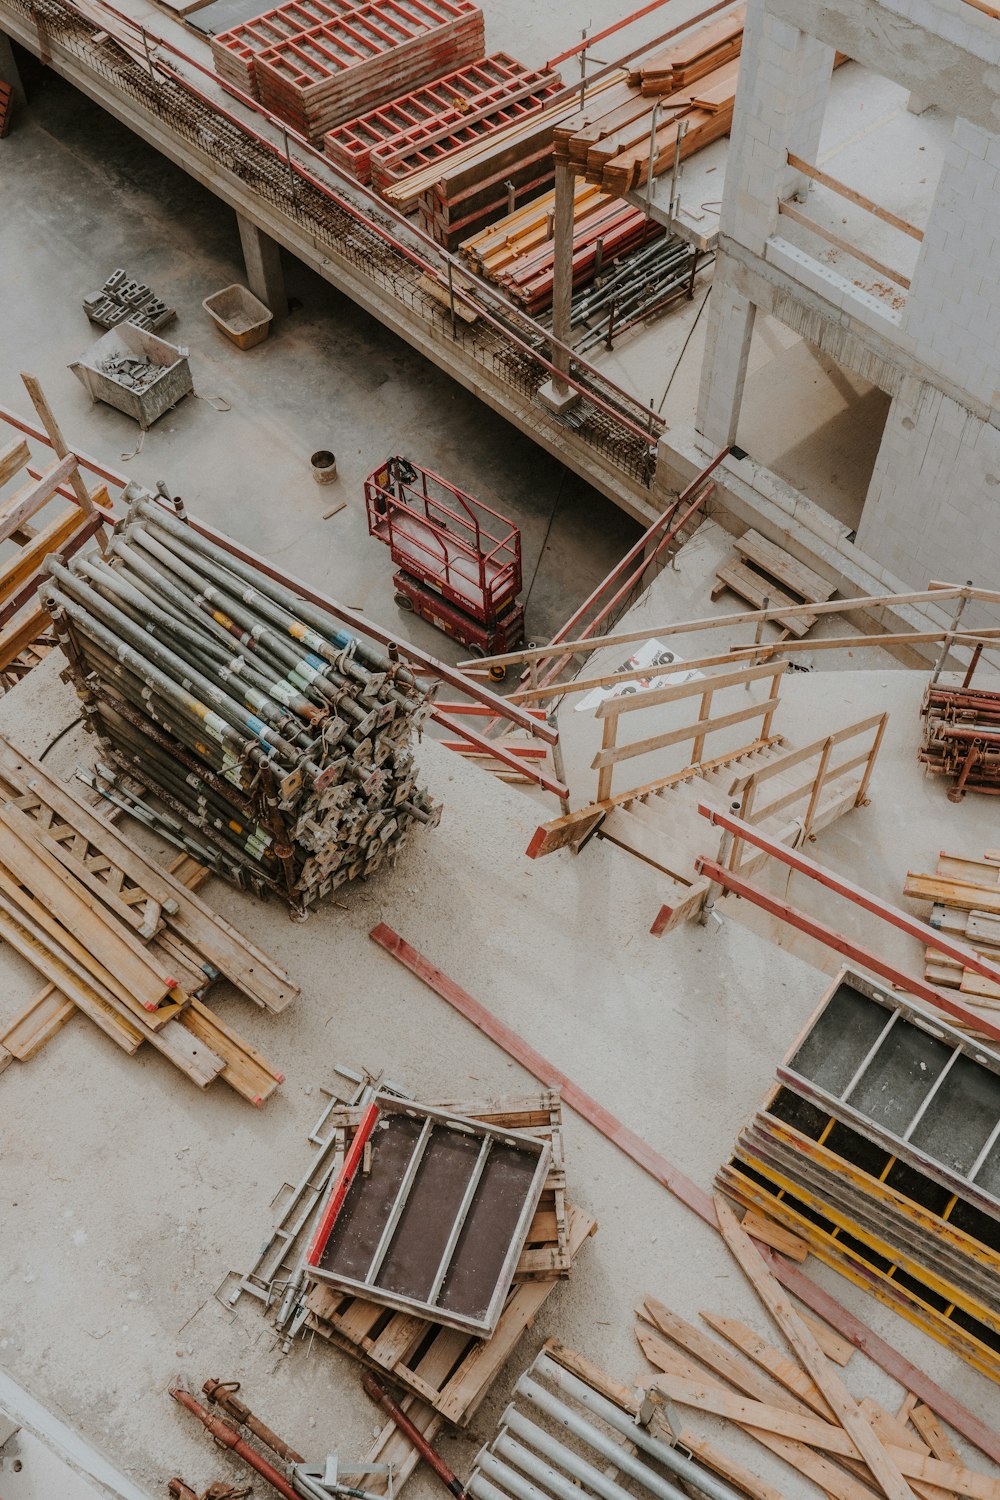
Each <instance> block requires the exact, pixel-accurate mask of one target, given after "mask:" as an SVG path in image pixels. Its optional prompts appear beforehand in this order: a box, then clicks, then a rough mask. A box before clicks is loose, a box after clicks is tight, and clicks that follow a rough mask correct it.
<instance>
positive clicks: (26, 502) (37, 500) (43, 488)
mask: <svg viewBox="0 0 1000 1500" xmlns="http://www.w3.org/2000/svg"><path fill="white" fill-rule="evenodd" d="M75 471H76V459H75V458H74V456H73V455H72V454H69V456H68V457H66V458H60V459H59V460H57V462H55V463H52V464H50V465H49V467H48V468H47V469H44V470H43V471H42V475H41V478H40V479H33V480H31V481H30V483H28V484H24V485H22V486H21V488H20V489H19V490H15V492H14V494H13V495H11V497H10V498H9V500H6V501H4V502H3V504H0V542H5V541H6V540H7V538H8V537H10V536H11V535H12V534H13V533H14V532H15V531H18V530H19V529H20V528H21V527H22V526H23V525H24V523H25V521H30V520H31V517H32V516H33V515H34V514H35V512H36V511H37V510H41V508H42V506H43V505H44V504H45V502H46V501H47V500H50V499H51V498H52V496H53V495H54V494H55V492H56V490H57V489H58V488H59V486H60V485H61V484H62V483H63V481H64V480H66V479H68V478H69V476H70V475H71V474H72V473H74V472H75Z"/></svg>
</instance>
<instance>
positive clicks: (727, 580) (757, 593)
mask: <svg viewBox="0 0 1000 1500" xmlns="http://www.w3.org/2000/svg"><path fill="white" fill-rule="evenodd" d="M715 577H716V580H717V582H716V584H715V587H714V588H713V589H712V598H713V599H716V598H718V596H719V594H721V593H722V591H723V589H731V590H732V592H733V593H734V594H738V595H739V597H740V598H741V599H745V600H746V601H747V603H748V604H754V605H756V606H757V608H758V609H763V608H764V600H765V599H767V600H768V605H767V608H768V610H774V609H782V608H784V607H785V606H788V605H795V604H799V603H800V602H801V601H800V600H798V599H796V598H793V596H792V595H791V594H789V593H787V592H786V591H785V590H784V589H783V588H781V587H780V586H779V585H778V584H777V583H772V582H771V581H770V580H769V579H767V578H762V577H761V575H760V574H759V573H755V572H754V570H753V568H750V567H748V566H747V565H746V563H738V562H729V563H723V565H722V567H721V568H718V569H717V570H716V574H715ZM776 619H777V623H778V624H779V625H781V626H782V627H783V628H784V629H785V630H787V631H789V632H790V633H791V634H792V635H794V636H803V635H805V634H806V632H807V631H808V630H811V629H812V627H813V625H815V623H816V620H817V616H816V615H778V616H776Z"/></svg>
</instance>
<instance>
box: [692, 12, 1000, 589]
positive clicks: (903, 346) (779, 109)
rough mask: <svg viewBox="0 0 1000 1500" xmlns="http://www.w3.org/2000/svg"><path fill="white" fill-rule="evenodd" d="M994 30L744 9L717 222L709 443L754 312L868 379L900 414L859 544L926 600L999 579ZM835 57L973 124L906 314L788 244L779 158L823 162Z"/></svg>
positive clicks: (958, 137) (704, 422) (954, 147)
mask: <svg viewBox="0 0 1000 1500" xmlns="http://www.w3.org/2000/svg"><path fill="white" fill-rule="evenodd" d="M988 19H989V18H987V17H983V16H981V15H980V14H979V13H978V12H976V11H975V10H973V9H972V8H971V7H969V6H967V5H965V4H963V3H962V0H935V3H934V4H933V5H931V4H928V3H926V0H880V3H878V4H873V3H872V0H864V3H861V0H835V3H820V4H812V3H809V0H750V5H749V15H748V23H747V33H746V37H745V41H744V51H743V58H742V61H741V71H740V88H739V95H738V98H737V106H736V117H735V120H734V127H733V149H732V154H731V158H730V164H729V168H728V171H727V178H726V187H725V196H724V201H723V209H722V215H721V219H720V249H721V253H720V256H719V262H718V265H717V268H716V275H717V282H716V287H715V289H713V293H712V301H713V303H714V304H715V305H714V307H713V308H712V312H711V317H710V323H709V330H708V344H707V349H706V356H705V363H704V366H703V369H702V384H701V391H700V400H699V410H698V430H699V432H700V433H701V434H702V435H703V437H704V438H705V439H707V441H708V442H709V443H711V444H712V445H718V446H721V445H723V444H725V443H730V442H732V441H734V439H735V436H736V430H737V423H738V418H739V408H740V403H741V400H742V389H743V378H744V374H745V370H746V360H747V356H748V353H749V346H750V337H751V333H752V330H753V322H754V315H755V312H756V308H757V307H763V308H764V309H765V310H766V311H767V312H769V313H771V314H773V315H775V316H777V317H779V318H780V319H781V320H782V321H783V322H785V323H787V324H788V325H789V326H790V327H792V328H794V329H795V330H796V331H797V332H799V333H801V334H802V335H803V336H804V337H806V338H808V339H809V340H810V341H811V342H812V343H814V344H816V345H817V346H818V347H820V348H822V349H824V350H825V351H826V352H827V353H830V354H832V355H833V356H834V357H835V358H837V359H840V360H841V362H842V363H845V364H846V365H847V366H848V368H850V369H853V370H855V371H856V372H857V373H859V374H863V375H865V376H866V378H868V379H871V380H873V381H874V382H875V383H876V384H878V385H880V386H881V387H882V388H883V389H884V390H886V391H888V392H889V393H890V394H891V395H892V397H893V403H892V407H891V410H890V414H889V419H888V422H887V424H886V429H885V434H884V436H883V441H882V446H881V449H880V452H879V456H878V460H877V462H876V465H875V470H874V473H873V476H872V481H871V485H870V488H869V492H868V497H867V499H866V503H865V509H864V513H863V516H862V520H861V524H860V526H859V528H858V536H857V543H858V546H859V547H860V548H861V549H863V550H864V551H865V552H866V553H868V555H869V556H870V557H872V558H873V559H874V560H875V561H876V562H877V563H879V564H881V565H882V566H884V567H886V568H887V569H889V570H891V572H892V573H894V574H896V575H898V576H900V577H902V578H904V579H906V580H907V581H908V582H911V583H913V584H914V585H917V586H923V584H924V583H925V582H926V580H927V579H928V578H929V577H932V576H933V577H941V576H949V577H961V579H963V580H964V579H965V578H969V577H973V578H974V579H975V581H976V582H978V583H982V584H990V583H992V582H994V581H995V580H997V579H1000V527H998V524H997V523H998V521H1000V510H998V509H997V506H998V502H1000V431H998V428H1000V192H998V188H1000V69H998V68H997V66H996V64H997V62H998V61H1000V28H996V23H995V22H994V23H993V27H994V29H993V30H992V31H990V30H989V28H988V27H983V26H982V25H981V24H980V22H981V21H982V20H988ZM805 28H808V31H809V33H812V34H811V35H809V34H807V33H806V30H805ZM833 47H839V48H840V49H841V50H843V51H845V52H847V53H848V54H849V55H850V56H852V57H855V58H857V59H858V60H859V61H861V62H863V63H864V64H865V65H866V66H869V67H871V68H873V69H875V70H877V71H878V72H880V73H881V74H883V75H884V76H886V77H889V78H893V79H895V80H896V81H898V82H901V83H905V84H906V85H907V86H908V87H910V88H911V89H913V90H915V91H916V92H917V93H919V95H920V98H921V100H922V101H925V102H934V103H938V104H940V105H941V106H942V107H944V108H946V109H961V111H962V114H963V116H965V117H966V118H959V119H957V120H956V124H955V128H954V132H953V135H952V139H951V142H950V144H949V147H948V151H947V154H946V157H945V162H944V166H943V169H942V173H941V177H940V180H939V184H938V188H937V192H936V195H935V199H934V203H933V206H932V210H931V214H930V218H929V221H928V225H927V228H926V230H925V233H924V240H923V243H922V245H921V249H920V256H919V259H918V263H917V267H916V270H915V272H914V275H913V278H912V286H911V288H910V291H909V294H908V296H907V299H906V303H905V306H904V308H903V309H902V312H901V313H899V312H890V311H889V310H888V309H887V308H886V307H885V306H884V305H881V304H879V305H875V299H874V298H870V297H869V298H867V301H866V299H865V294H864V293H863V292H861V291H859V289H857V288H852V287H851V286H850V283H849V282H847V281H846V280H845V278H843V277H842V276H840V275H839V274H838V273H836V272H834V271H832V270H831V269H830V268H828V267H826V266H823V265H822V264H821V263H820V262H818V261H817V260H816V259H815V258H814V257H811V256H809V255H808V254H806V253H805V252H802V251H800V250H799V249H798V248H797V247H795V246H793V245H790V244H788V243H787V242H786V241H784V240H783V239H782V238H781V235H780V230H779V219H778V203H779V201H780V199H782V198H787V197H788V196H789V194H790V193H791V192H793V191H795V190H796V189H797V188H798V187H799V186H801V184H800V183H796V182H795V178H794V174H793V173H791V172H790V169H789V168H788V165H787V160H786V152H787V151H792V152H794V153H796V154H798V155H801V156H803V157H804V158H805V159H806V160H813V161H815V159H816V152H817V148H818V144H819V137H820V129H821V126H822V117H823V110H824V108H825V104H826V97H827V84H828V81H829V76H830V64H831V62H832V50H831V49H832V48H833ZM972 121H974V122H975V123H972ZM859 186H862V187H863V184H859ZM841 283H842V284H841ZM868 303H871V304H873V305H872V306H869V305H868Z"/></svg>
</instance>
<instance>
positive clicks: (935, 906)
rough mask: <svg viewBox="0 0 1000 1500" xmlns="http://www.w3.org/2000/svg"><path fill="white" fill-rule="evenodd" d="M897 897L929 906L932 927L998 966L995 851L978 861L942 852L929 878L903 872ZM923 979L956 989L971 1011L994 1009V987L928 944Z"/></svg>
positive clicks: (999, 858) (999, 886)
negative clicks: (964, 944) (901, 892)
mask: <svg viewBox="0 0 1000 1500" xmlns="http://www.w3.org/2000/svg"><path fill="white" fill-rule="evenodd" d="M903 894H904V895H906V896H911V897H913V898H914V899H915V900H917V901H924V902H926V901H929V902H931V903H932V905H931V912H930V916H929V918H928V919H927V920H928V921H929V922H930V925H931V926H932V927H935V928H937V929H938V931H940V932H946V933H948V934H950V935H951V936H952V937H954V938H957V939H958V940H959V941H960V942H966V943H968V944H969V946H970V948H974V949H975V950H976V952H977V953H978V954H979V955H980V957H982V958H986V959H988V960H989V961H990V962H991V963H995V964H997V965H998V966H1000V851H998V850H995V849H990V850H987V851H986V853H985V855H984V856H983V858H982V859H964V858H962V857H961V856H959V855H955V854H946V853H945V852H944V850H942V851H941V854H940V856H939V857H938V862H937V869H936V871H935V873H934V874H933V875H925V874H922V873H920V872H919V871H917V870H910V871H908V873H907V876H906V883H905V885H904V886H903ZM924 978H925V979H926V980H927V981H928V982H929V983H930V984H935V985H943V986H944V987H945V988H946V989H957V990H961V992H962V994H963V995H965V996H967V997H968V1002H969V1006H970V1008H971V1009H973V1010H981V1011H983V1012H984V1013H988V1012H991V1011H992V1012H995V1011H998V1010H1000V985H997V984H994V983H993V981H992V980H990V979H987V978H986V976H985V975H983V974H977V973H975V972H974V970H972V969H966V968H963V967H962V965H961V964H960V963H957V962H956V961H955V960H954V959H952V958H949V957H948V955H947V954H945V953H942V952H941V951H940V949H937V948H934V947H933V946H931V945H928V947H927V950H926V958H925V964H924ZM993 1019H996V1017H995V1016H994V1017H993Z"/></svg>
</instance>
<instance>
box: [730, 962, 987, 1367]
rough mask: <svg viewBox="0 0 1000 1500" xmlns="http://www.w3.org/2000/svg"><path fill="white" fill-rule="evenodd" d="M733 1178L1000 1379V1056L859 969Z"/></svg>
mask: <svg viewBox="0 0 1000 1500" xmlns="http://www.w3.org/2000/svg"><path fill="white" fill-rule="evenodd" d="M717 1182H718V1185H719V1187H720V1188H721V1189H722V1190H723V1191H724V1192H725V1193H727V1194H728V1195H729V1196H730V1197H732V1198H734V1199H736V1201H737V1202H739V1203H741V1204H743V1205H744V1206H746V1207H748V1208H751V1209H754V1210H757V1211H759V1212H761V1213H764V1214H767V1215H769V1216H770V1217H772V1218H773V1219H774V1220H776V1221H777V1223H778V1224H779V1225H780V1226H782V1227H783V1228H784V1229H786V1230H789V1231H791V1232H792V1233H793V1234H795V1235H797V1236H798V1237H799V1238H800V1239H802V1240H804V1241H805V1242H806V1244H807V1245H808V1246H809V1248H810V1250H811V1251H812V1252H813V1254H815V1255H816V1256H817V1257H818V1258H819V1259H820V1260H823V1261H825V1262H826V1263H827V1264H828V1265H831V1266H833V1267H835V1268H836V1269H837V1270H839V1271H840V1272H842V1274H844V1275H845V1276H847V1277H848V1278H849V1279H850V1280H852V1281H854V1282H855V1283H856V1284H857V1285H859V1286H861V1287H864V1288H866V1289H867V1290H869V1291H873V1292H874V1293H875V1295H876V1296H877V1297H878V1298H879V1299H880V1300H881V1301H883V1302H885V1303H887V1304H888V1305H889V1306H891V1307H893V1308H895V1309H896V1311H897V1312H899V1313H900V1314H901V1315H902V1316H903V1317H905V1318H907V1319H908V1320H909V1321H910V1322H912V1323H914V1324H915V1325H916V1326H917V1327H919V1328H922V1329H923V1330H924V1331H925V1332H927V1333H929V1334H930V1335H931V1336H932V1337H933V1338H936V1339H938V1340H939V1342H941V1343H943V1344H945V1345H947V1347H948V1348H949V1349H951V1350H952V1351H953V1352H954V1353H956V1354H958V1355H960V1356H961V1357H962V1358H963V1359H965V1360H967V1361H968V1362H969V1363H970V1364H972V1365H973V1366H975V1367H976V1368H977V1369H979V1370H982V1371H983V1372H984V1373H986V1374H988V1375H990V1376H992V1377H993V1378H994V1379H1000V1256H998V1246H1000V1055H998V1054H997V1053H996V1052H992V1051H990V1050H989V1049H988V1048H986V1047H985V1046H983V1045H982V1044H981V1043H980V1042H979V1041H976V1040H973V1039H971V1038H969V1037H967V1036H965V1035H963V1034H962V1033H961V1032H960V1031H958V1030H956V1029H955V1028H953V1027H951V1026H949V1025H946V1024H945V1023H944V1022H943V1021H942V1020H941V1019H940V1017H939V1016H938V1014H936V1013H935V1014H933V1015H932V1014H931V1013H929V1012H928V1011H926V1010H923V1009H922V1008H921V1007H919V1006H918V1005H916V1004H914V1003H910V1002H908V1001H907V1000H905V999H903V998H901V997H890V996H888V995H886V994H885V993H884V992H883V991H882V990H880V989H879V988H878V986H876V985H875V984H873V983H872V982H871V981H869V980H867V979H865V978H864V977H863V976H861V975H858V974H855V973H852V972H851V971H849V970H845V971H843V972H842V973H841V975H840V976H838V978H837V979H836V980H835V981H834V983H833V985H832V987H831V989H830V990H829V991H828V993H827V995H826V996H825V997H824V1000H823V1002H822V1004H821V1006H820V1008H819V1010H818V1011H817V1012H816V1014H815V1015H814V1016H813V1017H812V1019H811V1020H810V1022H809V1024H808V1026H807V1027H806V1029H805V1031H804V1032H803V1034H802V1036H801V1037H800V1038H799V1040H798V1041H797V1043H796V1044H795V1047H794V1048H793V1050H792V1052H791V1053H790V1054H789V1055H788V1057H787V1058H786V1059H785V1061H784V1062H783V1064H782V1065H781V1066H780V1067H779V1068H778V1069H777V1083H776V1086H775V1087H774V1088H773V1089H772V1091H771V1092H770V1094H769V1095H768V1097H767V1098H766V1099H765V1101H764V1103H763V1104H762V1106H761V1108H760V1109H759V1110H757V1112H756V1113H755V1114H754V1116H753V1117H752V1119H751V1120H750V1122H749V1123H748V1124H747V1125H746V1126H745V1127H744V1129H743V1130H742V1132H741V1133H740V1136H739V1138H738V1140H737V1142H736V1146H735V1150H734V1154H733V1158H732V1160H731V1161H730V1162H729V1163H728V1164H727V1165H725V1166H723V1167H722V1168H721V1170H720V1172H719V1174H718V1177H717Z"/></svg>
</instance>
